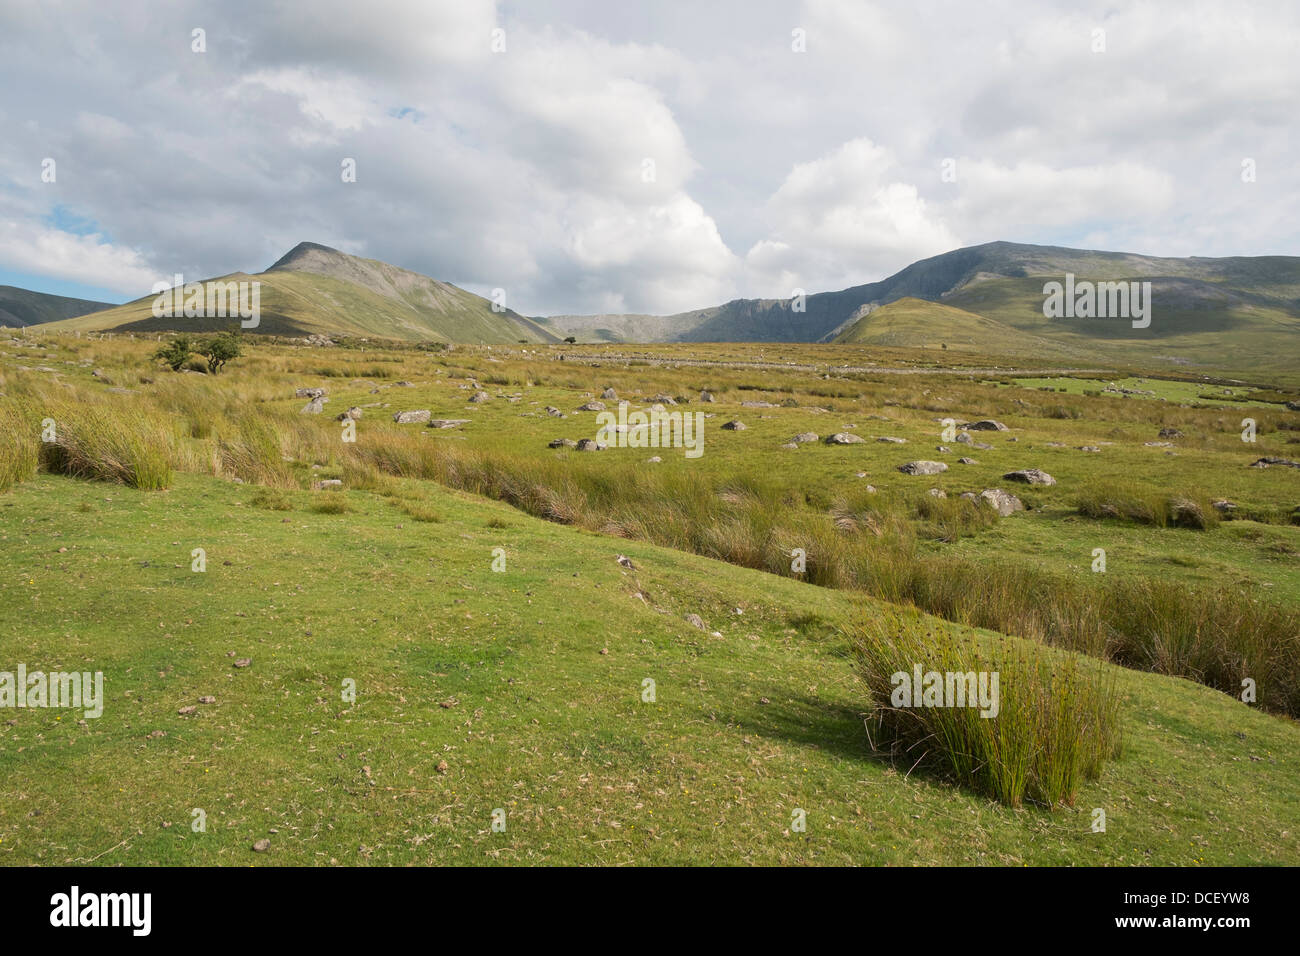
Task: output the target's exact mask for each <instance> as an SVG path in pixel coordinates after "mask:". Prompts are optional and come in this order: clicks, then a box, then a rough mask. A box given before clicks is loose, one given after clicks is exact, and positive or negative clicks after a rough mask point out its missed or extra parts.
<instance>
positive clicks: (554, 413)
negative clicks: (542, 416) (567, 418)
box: [546, 405, 564, 418]
mask: <svg viewBox="0 0 1300 956" xmlns="http://www.w3.org/2000/svg"><path fill="white" fill-rule="evenodd" d="M546 414H548V415H550V416H551V417H552V418H563V417H564V412H562V411H560V410H559V409H558V408H556V407H555V406H554V405H547V406H546Z"/></svg>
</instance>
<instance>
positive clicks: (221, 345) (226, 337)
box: [195, 332, 242, 375]
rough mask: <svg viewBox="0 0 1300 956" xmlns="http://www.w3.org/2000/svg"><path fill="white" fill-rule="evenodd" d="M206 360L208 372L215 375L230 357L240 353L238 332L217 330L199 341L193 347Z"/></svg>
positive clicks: (235, 356)
mask: <svg viewBox="0 0 1300 956" xmlns="http://www.w3.org/2000/svg"><path fill="white" fill-rule="evenodd" d="M195 351H196V352H198V353H199V354H200V355H202V356H203V357H204V358H205V359H207V360H208V373H209V374H211V375H216V374H217V373H218V372H220V371H221V369H222V368H223V367H225V364H226V363H227V362H229V361H230V360H231V359H237V358H239V356H240V355H241V354H242V349H241V347H240V342H239V333H238V332H219V333H217V334H216V335H213V336H210V337H208V338H206V339H203V340H202V341H201V342H199V345H198V347H197V348H196V349H195Z"/></svg>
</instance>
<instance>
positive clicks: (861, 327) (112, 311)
mask: <svg viewBox="0 0 1300 956" xmlns="http://www.w3.org/2000/svg"><path fill="white" fill-rule="evenodd" d="M1067 274H1073V275H1074V276H1076V277H1078V278H1079V279H1081V280H1084V279H1086V280H1091V281H1093V282H1099V281H1120V280H1127V281H1139V280H1140V281H1149V282H1150V283H1151V300H1152V304H1153V321H1152V322H1151V324H1150V326H1149V327H1148V328H1145V329H1141V330H1137V329H1134V328H1133V326H1132V323H1131V322H1130V321H1129V320H1128V319H1126V318H1104V319H1101V318H1087V319H1068V320H1067V319H1052V318H1047V317H1046V316H1045V315H1044V309H1043V301H1044V294H1043V287H1044V283H1045V282H1048V281H1053V280H1055V281H1061V280H1063V278H1064V277H1065V276H1066V275H1067ZM230 280H256V281H259V282H261V283H262V293H261V294H262V300H261V314H262V318H261V325H260V327H259V329H258V331H261V332H267V333H276V334H282V335H310V334H313V333H314V334H320V335H327V336H356V337H374V338H386V339H397V340H405V341H439V342H488V343H491V342H520V341H524V342H530V343H542V342H559V341H561V340H562V339H564V338H566V337H569V336H572V337H574V338H576V339H577V340H578V341H586V342H602V341H603V342H711V341H726V342H737V341H752V342H831V341H834V342H841V343H850V344H861V345H879V346H898V347H911V348H937V349H944V348H954V349H972V350H977V351H981V352H984V353H987V354H993V355H1009V356H1014V355H1023V354H1036V355H1043V356H1051V357H1059V358H1063V359H1064V358H1077V359H1079V360H1086V359H1091V360H1101V359H1105V360H1119V359H1123V358H1136V357H1142V358H1144V359H1150V360H1152V361H1154V362H1161V363H1162V362H1169V363H1173V364H1193V365H1195V364H1218V365H1220V366H1223V360H1224V359H1225V357H1226V358H1229V359H1230V360H1231V361H1230V362H1229V365H1231V366H1232V367H1237V368H1243V369H1245V368H1252V367H1254V366H1255V365H1259V366H1260V367H1278V366H1280V365H1286V366H1287V367H1291V368H1294V367H1295V365H1296V360H1297V358H1298V357H1300V354H1298V353H1300V257H1295V256H1255V257H1229V258H1204V257H1189V258H1161V257H1154V256H1144V255H1136V254H1132V253H1122V252H1100V251H1096V250H1087V249H1070V248H1065V247H1060V246H1038V245H1028V244H1023V243H1012V242H990V243H985V244H983V245H978V246H969V247H966V248H962V249H956V250H953V251H951V252H946V253H943V254H941V255H937V256H932V257H930V258H928V259H922V260H920V261H918V262H914V263H912V264H911V265H909V266H907V267H906V268H904V269H902V270H900V271H899V272H897V273H895V274H894V275H891V276H889V277H887V278H885V279H882V280H880V281H878V282H871V283H867V284H864V285H859V286H853V287H852V288H848V289H842V290H840V291H836V292H820V293H814V294H811V295H807V296H806V297H805V298H804V299H803V301H802V302H799V303H796V302H795V301H793V300H791V299H735V300H732V301H730V302H727V303H724V304H722V305H716V306H711V307H708V308H702V309H696V310H693V311H690V312H682V313H678V314H675V315H666V316H657V315H638V314H626V315H554V316H549V317H540V316H538V317H531V318H530V317H527V316H524V315H522V314H520V313H518V312H515V311H513V310H505V311H495V310H494V309H493V307H492V303H491V302H489V301H488V300H487V299H484V298H483V297H481V296H478V295H475V294H473V293H471V292H467V291H465V290H464V289H460V288H458V287H457V286H454V285H451V284H450V283H447V282H440V281H438V280H436V279H431V278H429V277H428V276H424V275H421V274H419V273H416V272H411V271H409V270H406V269H402V268H399V267H397V266H393V265H389V264H387V263H384V262H380V261H378V260H374V259H365V258H361V257H359V256H353V255H348V254H346V253H343V252H340V251H338V250H336V249H331V248H329V247H328V246H322V245H319V244H317V243H312V242H303V243H299V244H298V245H297V246H295V247H294V248H293V249H292V250H290V251H289V252H288V253H287V254H286V255H285V256H283V257H282V258H281V259H279V260H278V261H277V262H276V263H274V264H273V265H272V266H271V267H270V268H268V269H267V270H266V271H265V272H262V273H258V274H256V275H246V274H244V273H235V274H233V275H229V276H223V277H221V281H230ZM152 303H153V297H152V296H146V297H143V298H141V299H137V300H135V301H134V302H129V303H127V304H125V305H121V306H114V307H110V308H104V307H103V303H93V302H84V301H82V300H75V299H64V298H61V297H58V296H42V295H41V294H39V293H32V292H25V291H23V290H17V289H7V288H6V289H4V290H0V322H3V323H5V324H21V325H31V324H37V323H47V324H48V325H49V327H50V328H63V329H70V330H71V329H81V330H107V329H115V330H123V331H125V330H141V331H147V330H161V329H184V330H190V331H197V330H202V329H205V328H214V327H218V326H220V325H222V324H228V322H223V321H222V320H212V319H202V318H198V319H183V318H179V319H170V318H162V319H159V318H155V317H154V316H153V315H152V312H151V307H152ZM15 319H16V320H17V321H16V322H15V321H13V320H15ZM1225 367H1226V366H1225Z"/></svg>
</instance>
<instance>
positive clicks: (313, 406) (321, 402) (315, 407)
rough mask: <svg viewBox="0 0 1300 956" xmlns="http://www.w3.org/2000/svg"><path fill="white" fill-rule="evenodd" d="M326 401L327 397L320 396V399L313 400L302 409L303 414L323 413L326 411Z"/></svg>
mask: <svg viewBox="0 0 1300 956" xmlns="http://www.w3.org/2000/svg"><path fill="white" fill-rule="evenodd" d="M325 401H326V399H325V396H323V395H322V396H319V397H318V398H313V399H312V400H311V401H310V402H308V403H307V404H306V405H304V406H303V407H302V414H304V415H319V414H320V413H321V412H323V411H325Z"/></svg>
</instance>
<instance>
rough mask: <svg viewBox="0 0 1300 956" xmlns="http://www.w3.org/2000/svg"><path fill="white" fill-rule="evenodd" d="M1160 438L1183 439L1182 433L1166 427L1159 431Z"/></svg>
mask: <svg viewBox="0 0 1300 956" xmlns="http://www.w3.org/2000/svg"><path fill="white" fill-rule="evenodd" d="M1160 437H1161V438H1182V437H1183V433H1182V432H1180V431H1179V430H1178V429H1177V428H1167V427H1166V428H1162V429H1160Z"/></svg>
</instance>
